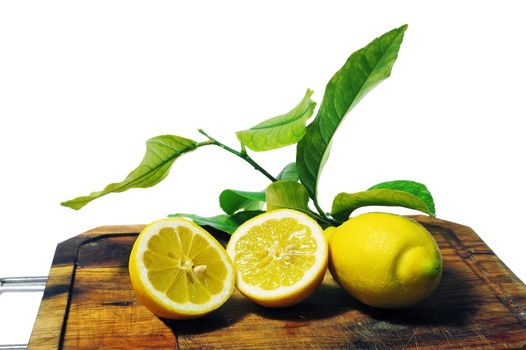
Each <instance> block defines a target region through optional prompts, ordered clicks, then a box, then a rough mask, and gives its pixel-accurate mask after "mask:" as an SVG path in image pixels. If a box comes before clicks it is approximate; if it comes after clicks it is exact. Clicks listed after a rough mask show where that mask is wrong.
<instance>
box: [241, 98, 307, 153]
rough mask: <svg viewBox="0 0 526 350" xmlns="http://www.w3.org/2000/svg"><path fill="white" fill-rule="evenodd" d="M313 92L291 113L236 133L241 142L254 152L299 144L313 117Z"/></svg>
mask: <svg viewBox="0 0 526 350" xmlns="http://www.w3.org/2000/svg"><path fill="white" fill-rule="evenodd" d="M311 95H312V91H311V90H307V93H306V94H305V97H303V99H302V100H301V102H300V103H299V104H298V105H297V106H296V107H294V108H293V109H292V110H291V111H290V112H288V113H286V114H283V115H280V116H277V117H274V118H271V119H267V120H265V121H264V122H262V123H259V124H258V125H256V126H253V127H251V128H250V129H248V130H242V131H238V132H236V135H237V138H238V139H239V141H240V142H241V143H242V144H244V145H245V146H247V147H248V148H250V149H251V150H253V151H256V152H261V151H269V150H272V149H276V148H280V147H284V146H288V145H292V144H295V143H297V142H298V141H299V140H301V138H302V137H303V135H305V123H306V122H307V119H309V118H310V117H311V116H312V113H313V111H314V107H316V102H314V101H312V100H311V99H310V96H311Z"/></svg>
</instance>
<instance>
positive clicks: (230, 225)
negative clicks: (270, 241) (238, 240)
mask: <svg viewBox="0 0 526 350" xmlns="http://www.w3.org/2000/svg"><path fill="white" fill-rule="evenodd" d="M262 213H263V211H261V210H250V211H240V212H238V213H236V214H234V215H225V214H222V215H217V216H211V217H205V216H199V215H194V214H182V213H177V214H170V215H168V216H169V217H184V218H188V219H191V220H192V221H193V222H195V223H196V224H197V225H199V226H211V227H213V228H215V229H218V230H221V231H224V232H227V233H230V234H232V233H234V231H235V230H236V229H237V228H238V227H239V225H241V224H242V223H244V222H245V221H247V220H250V219H252V218H253V217H254V216H257V215H259V214H262Z"/></svg>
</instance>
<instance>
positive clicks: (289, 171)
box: [276, 162, 300, 182]
mask: <svg viewBox="0 0 526 350" xmlns="http://www.w3.org/2000/svg"><path fill="white" fill-rule="evenodd" d="M299 179H300V175H299V174H298V167H297V166H296V163H294V162H292V163H290V164H287V165H286V166H285V167H284V168H283V170H281V172H280V173H279V174H278V176H276V180H287V181H295V182H297V181H298V180H299Z"/></svg>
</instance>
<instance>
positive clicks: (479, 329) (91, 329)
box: [29, 216, 526, 349]
mask: <svg viewBox="0 0 526 350" xmlns="http://www.w3.org/2000/svg"><path fill="white" fill-rule="evenodd" d="M414 218H415V219H417V220H418V221H419V222H421V223H422V224H424V226H426V227H427V229H428V230H429V231H430V232H431V233H432V234H433V236H434V237H435V239H436V240H437V242H438V245H439V246H440V249H441V251H442V256H443V259H444V273H443V278H442V282H441V284H440V287H439V288H438V290H437V291H436V292H435V293H434V294H433V295H432V296H431V297H429V298H428V299H426V300H425V301H423V302H422V303H420V304H418V305H416V306H414V307H411V308H408V309H405V310H397V311H392V310H391V311H389V310H379V309H374V308H370V307H368V306H365V305H363V304H361V303H360V302H358V301H356V300H353V299H352V298H351V297H350V296H349V295H348V294H346V293H345V291H343V289H341V288H340V287H339V286H338V285H337V284H336V283H335V282H334V280H333V279H332V277H331V276H330V274H329V273H327V275H326V276H325V280H324V282H323V284H322V285H321V286H320V288H319V289H318V290H317V291H316V293H315V294H314V295H313V296H312V297H310V298H309V299H308V300H306V301H304V302H303V303H301V304H299V305H297V306H294V307H290V308H286V309H268V308H264V307H260V306H258V305H256V304H254V303H252V302H250V301H249V300H247V299H245V298H244V297H243V296H242V295H241V294H240V293H239V292H237V291H236V292H235V293H234V295H233V296H232V298H230V299H229V301H227V303H226V304H225V305H223V306H222V307H221V308H220V309H218V310H217V311H215V312H213V313H212V314H210V315H208V316H206V317H204V318H201V319H197V320H191V321H170V320H163V319H159V318H157V317H156V316H154V315H153V314H152V313H150V312H149V311H148V310H147V309H146V308H144V307H143V306H142V305H141V304H139V303H138V302H137V300H136V299H135V296H134V294H133V290H132V288H131V284H130V281H129V277H128V270H127V264H128V256H129V254H130V251H131V247H132V245H133V242H134V241H135V239H136V237H137V234H138V232H140V231H141V229H142V228H143V226H142V225H137V226H106V227H100V228H96V229H94V230H91V231H88V232H86V233H83V234H81V235H79V236H77V237H74V238H72V239H70V240H67V241H65V242H63V243H60V244H59V245H58V247H57V250H56V253H55V257H54V260H53V265H52V266H51V271H50V274H49V281H48V284H47V287H46V290H45V292H44V296H43V299H42V303H41V305H40V309H39V312H38V316H37V319H36V322H35V326H34V329H33V333H32V335H31V339H30V342H29V349H57V348H61V349H172V348H173V349H262V348H272V349H278V348H281V349H293V348H299V349H307V348H312V349H314V348H326V349H335V348H346V349H402V348H403V349H406V348H415V349H416V348H419V349H422V348H427V349H459V348H469V349H495V348H497V349H503V348H510V349H526V287H525V285H524V284H523V283H522V282H521V281H520V280H519V279H518V278H517V277H516V276H515V275H514V274H513V273H512V272H511V271H510V270H509V269H508V268H507V267H506V266H505V265H504V264H503V263H502V262H501V261H500V260H499V258H498V257H497V256H496V255H495V254H494V253H493V252H492V251H491V249H489V248H488V246H486V244H484V242H482V240H481V239H480V238H479V237H478V236H477V234H476V233H475V232H473V231H472V230H471V229H470V228H469V227H466V226H462V225H458V224H454V223H451V222H447V221H443V220H439V219H434V218H429V217H425V216H415V217H414ZM216 237H217V238H218V239H220V240H222V241H223V242H226V239H227V238H228V237H227V236H225V235H224V234H220V233H218V234H216Z"/></svg>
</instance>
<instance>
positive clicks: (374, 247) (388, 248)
mask: <svg viewBox="0 0 526 350" xmlns="http://www.w3.org/2000/svg"><path fill="white" fill-rule="evenodd" d="M329 252H330V253H329V255H330V256H329V269H330V271H331V274H332V275H333V277H334V278H335V279H336V280H337V281H338V282H339V283H340V285H341V286H342V287H343V288H344V289H345V290H347V292H349V293H350V294H351V295H352V296H353V297H355V298H356V299H358V300H360V301H361V302H363V303H365V304H367V305H370V306H374V307H381V308H401V307H406V306H410V305H413V304H415V303H417V302H419V301H420V300H422V299H424V298H425V297H427V296H428V295H429V294H431V293H432V292H433V291H434V290H435V289H436V287H437V286H438V284H439V282H440V278H441V275H442V257H441V255H440V250H439V248H438V246H437V244H436V242H435V240H434V239H433V237H432V236H431V234H430V233H429V232H428V231H427V230H426V229H425V228H424V227H423V226H421V225H420V224H419V223H417V222H416V221H414V220H411V219H407V218H404V217H401V216H398V215H394V214H386V213H367V214H362V215H359V216H356V217H354V218H351V219H349V220H348V221H347V222H345V223H344V224H343V225H341V226H339V227H338V228H337V230H336V231H335V232H334V234H333V236H332V238H331V240H330V243H329Z"/></svg>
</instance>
